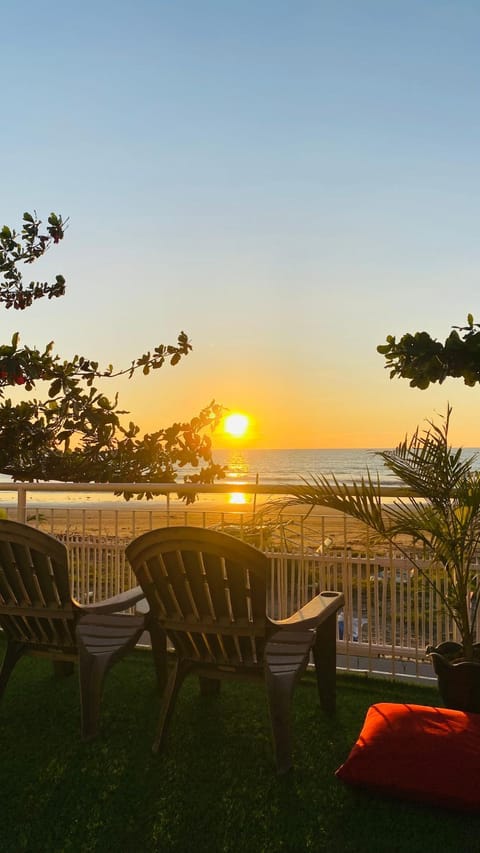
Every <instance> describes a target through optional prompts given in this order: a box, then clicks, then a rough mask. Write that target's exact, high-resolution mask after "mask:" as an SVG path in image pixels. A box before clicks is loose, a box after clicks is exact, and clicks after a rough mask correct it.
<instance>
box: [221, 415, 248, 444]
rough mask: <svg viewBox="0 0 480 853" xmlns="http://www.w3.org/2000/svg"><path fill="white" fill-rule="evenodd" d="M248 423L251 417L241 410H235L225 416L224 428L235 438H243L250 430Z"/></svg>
mask: <svg viewBox="0 0 480 853" xmlns="http://www.w3.org/2000/svg"><path fill="white" fill-rule="evenodd" d="M248 425H249V418H248V416H247V415H242V414H240V412H233V413H232V414H231V415H227V417H226V418H225V422H224V425H223V430H224V432H226V433H227V435H231V436H232V437H233V438H242V437H243V436H244V435H245V433H246V432H247V430H248Z"/></svg>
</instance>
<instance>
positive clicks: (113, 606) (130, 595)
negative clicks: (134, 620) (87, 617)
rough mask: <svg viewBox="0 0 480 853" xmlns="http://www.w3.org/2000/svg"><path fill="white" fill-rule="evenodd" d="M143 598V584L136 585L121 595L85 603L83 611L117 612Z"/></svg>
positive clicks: (126, 608)
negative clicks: (96, 602) (94, 602)
mask: <svg viewBox="0 0 480 853" xmlns="http://www.w3.org/2000/svg"><path fill="white" fill-rule="evenodd" d="M142 598H145V593H144V591H143V589H142V587H141V586H136V587H134V589H128V590H127V591H126V592H121V593H119V595H114V596H112V597H111V598H106V599H105V601H100V602H98V604H86V605H83V606H82V608H81V609H82V613H116V612H117V611H119V610H128V609H129V608H130V607H133V606H134V605H135V604H136V603H137V601H141V600H142Z"/></svg>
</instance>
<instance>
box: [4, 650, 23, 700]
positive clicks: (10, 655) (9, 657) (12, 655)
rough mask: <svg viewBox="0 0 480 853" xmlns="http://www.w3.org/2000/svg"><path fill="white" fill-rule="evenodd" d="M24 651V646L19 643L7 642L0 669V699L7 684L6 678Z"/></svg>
mask: <svg viewBox="0 0 480 853" xmlns="http://www.w3.org/2000/svg"><path fill="white" fill-rule="evenodd" d="M24 651H25V646H24V645H23V644H21V643H12V642H10V641H9V642H8V643H7V649H6V651H5V657H4V658H3V663H2V669H1V671H0V699H1V698H2V696H3V694H4V692H5V688H6V686H7V682H8V679H9V678H10V675H11V673H12V670H13V668H14V666H15V664H16V663H17V661H18V660H19V659H20V658H21V656H22V655H23V653H24Z"/></svg>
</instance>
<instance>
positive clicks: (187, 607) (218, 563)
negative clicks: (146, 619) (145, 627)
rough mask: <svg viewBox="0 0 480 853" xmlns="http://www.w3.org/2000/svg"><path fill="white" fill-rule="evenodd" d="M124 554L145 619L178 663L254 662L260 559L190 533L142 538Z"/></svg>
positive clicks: (248, 549) (260, 637)
mask: <svg viewBox="0 0 480 853" xmlns="http://www.w3.org/2000/svg"><path fill="white" fill-rule="evenodd" d="M126 554H127V557H128V560H129V561H130V564H131V566H132V568H133V570H134V572H135V574H136V576H137V579H138V581H139V583H140V585H141V586H142V589H143V591H144V593H145V596H146V598H147V601H148V604H149V606H150V611H151V613H152V616H153V617H154V618H155V619H156V620H158V622H159V624H160V626H161V627H162V628H163V629H164V630H165V631H166V633H167V635H168V636H169V638H170V639H171V641H172V643H173V644H174V646H175V648H176V650H177V652H178V653H179V654H180V655H182V656H183V657H184V658H186V659H189V660H193V661H196V662H205V663H216V664H218V665H223V666H227V667H228V666H229V665H232V666H235V667H238V666H242V665H245V666H248V665H256V664H259V663H260V662H261V661H262V657H263V649H264V645H265V640H266V632H267V625H268V620H267V617H266V611H265V606H266V578H267V572H268V566H269V563H268V558H267V557H266V556H265V554H263V553H262V552H261V551H259V550H257V548H254V547H253V546H252V545H247V544H246V543H245V542H241V541H240V540H239V539H236V538H235V537H233V536H229V535H227V534H226V533H220V532H218V531H213V530H204V529H202V528H197V527H168V528H160V529H158V530H152V531H150V532H148V533H144V534H143V535H142V536H139V537H138V538H137V539H135V540H134V541H133V542H132V543H131V544H130V545H128V546H127V549H126Z"/></svg>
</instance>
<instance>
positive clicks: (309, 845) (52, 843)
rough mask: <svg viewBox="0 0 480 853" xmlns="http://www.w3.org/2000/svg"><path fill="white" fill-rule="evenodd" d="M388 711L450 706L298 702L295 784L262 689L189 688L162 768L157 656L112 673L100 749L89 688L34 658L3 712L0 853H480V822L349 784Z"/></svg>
mask: <svg viewBox="0 0 480 853" xmlns="http://www.w3.org/2000/svg"><path fill="white" fill-rule="evenodd" d="M3 649H4V644H3V641H1V640H0V654H3ZM379 701H392V702H397V701H400V702H401V701H404V702H417V703H419V704H427V705H428V704H431V705H436V704H437V705H438V704H440V701H439V698H438V693H437V691H436V689H434V688H425V687H421V686H416V685H412V684H405V683H403V684H398V683H393V682H387V681H384V680H377V679H373V678H369V679H367V678H364V677H360V676H354V675H350V676H348V675H339V677H338V690H337V713H336V716H335V717H334V718H329V717H328V716H326V715H325V714H324V713H323V712H322V711H321V709H320V707H319V703H318V695H317V691H316V685H315V681H314V677H312V676H311V675H307V676H305V677H304V679H303V681H302V682H301V684H300V685H299V686H298V687H297V689H296V691H295V698H294V719H293V725H294V745H295V746H294V760H295V771H294V772H293V773H291V774H289V775H288V776H287V777H284V778H281V777H280V778H279V777H277V775H276V773H275V767H274V762H273V752H272V747H271V742H270V729H269V721H268V713H267V709H266V703H265V694H264V691H263V689H262V687H261V685H260V684H255V683H252V684H250V683H245V682H237V681H230V682H225V683H224V684H222V691H221V693H220V694H219V695H217V696H208V697H200V695H199V692H198V686H197V682H196V680H195V679H193V678H190V679H187V681H186V682H185V685H184V687H183V688H182V690H181V693H180V696H179V699H178V702H177V707H176V711H175V714H174V718H173V722H172V726H171V729H170V731H169V734H168V738H167V743H166V746H165V750H164V752H163V753H162V754H160V755H158V756H152V754H151V751H150V747H151V743H152V740H153V735H154V729H155V725H156V720H157V716H158V707H159V696H158V694H157V692H156V689H155V681H154V673H153V665H152V661H151V658H150V655H149V654H148V653H144V652H135V653H134V654H133V655H131V656H130V657H129V658H128V659H126V660H124V661H122V662H121V663H120V664H118V665H117V666H115V667H114V668H113V669H112V670H111V672H110V674H109V676H108V678H107V682H106V688H105V693H104V698H103V704H102V723H101V736H100V737H99V738H98V739H97V740H95V741H93V742H90V743H87V744H84V743H82V742H81V740H80V736H79V726H80V711H79V700H78V687H77V680H76V677H70V678H63V679H57V678H54V677H53V674H52V668H51V665H50V664H49V663H48V662H47V661H39V660H33V659H28V658H25V659H23V660H22V661H21V662H20V663H19V664H18V665H17V668H16V670H15V671H14V673H13V675H12V676H11V679H10V682H9V684H8V686H7V690H6V692H5V695H4V698H3V700H2V702H1V704H0V755H1V759H0V851H1V853H25V851H28V853H47V851H48V853H67V851H72V853H94V851H116V853H150V851H159V853H160V851H161V853H170V851H172V853H173V851H175V853H188V852H189V851H192V853H193V851H198V853H202V851H205V853H207V851H208V853H215V851H225V853H227V851H228V852H229V853H242V852H243V851H245V853H246V851H248V853H257V851H258V853H260V851H262V853H263V851H265V853H267V851H269V852H271V853H280V851H292V853H293V851H295V853H297V851H298V853H302V851H319V853H320V851H328V853H330V851H331V853H334V851H339V853H341V851H346V853H364V851H365V853H367V852H368V853H383V851H385V853H390V851H391V853H395V851H397V853H400V851H401V853H427V851H430V850H435V849H438V850H442V851H443V853H470V852H471V853H473V851H477V850H478V849H480V848H479V845H480V841H479V839H480V815H479V816H478V817H477V816H476V815H471V814H462V813H456V812H448V811H446V810H438V809H435V808H432V807H427V806H420V805H416V804H415V803H405V802H401V801H399V800H388V799H384V798H381V797H377V796H373V795H371V794H369V793H367V792H364V791H359V790H355V789H350V788H347V787H346V786H344V785H343V784H342V783H341V782H339V781H338V780H337V779H336V778H335V776H334V771H335V769H336V768H337V767H338V766H339V764H341V763H342V762H343V761H344V760H345V758H346V756H347V754H348V752H349V750H350V748H351V746H352V744H353V743H354V741H355V740H356V738H357V735H358V733H359V731H360V728H361V726H362V722H363V719H364V716H365V713H366V711H367V708H368V707H369V706H370V705H371V704H373V703H375V702H379ZM473 783H474V784H477V783H478V780H474V781H473Z"/></svg>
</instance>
